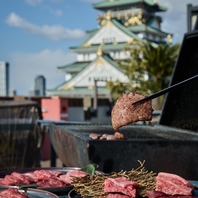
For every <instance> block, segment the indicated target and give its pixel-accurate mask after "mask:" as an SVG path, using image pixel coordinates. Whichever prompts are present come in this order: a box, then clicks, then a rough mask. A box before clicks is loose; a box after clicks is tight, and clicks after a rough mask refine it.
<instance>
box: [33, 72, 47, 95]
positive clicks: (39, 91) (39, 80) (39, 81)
mask: <svg viewBox="0 0 198 198" xmlns="http://www.w3.org/2000/svg"><path fill="white" fill-rule="evenodd" d="M45 90H46V80H45V77H44V76H42V75H39V76H37V77H36V78H35V82H34V92H35V95H36V96H45Z"/></svg>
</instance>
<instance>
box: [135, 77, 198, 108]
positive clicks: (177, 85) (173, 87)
mask: <svg viewBox="0 0 198 198" xmlns="http://www.w3.org/2000/svg"><path fill="white" fill-rule="evenodd" d="M196 78H198V74H197V75H195V76H193V77H191V78H188V79H186V80H184V81H182V82H179V83H177V84H174V85H172V86H170V87H167V88H165V89H163V90H161V91H159V92H157V93H154V94H152V95H150V96H148V97H146V98H143V99H141V100H138V101H136V102H134V103H132V104H133V105H134V104H139V103H142V102H145V101H147V100H152V99H154V98H157V97H159V96H161V95H163V94H166V93H168V92H170V91H173V90H175V89H177V88H179V87H181V86H183V85H185V84H187V83H190V82H192V81H193V80H195V79H196Z"/></svg>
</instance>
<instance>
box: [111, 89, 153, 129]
mask: <svg viewBox="0 0 198 198" xmlns="http://www.w3.org/2000/svg"><path fill="white" fill-rule="evenodd" d="M145 97H146V96H144V95H142V94H140V93H138V92H136V91H132V92H130V93H129V94H127V93H123V94H122V95H121V96H120V97H119V98H118V99H117V101H116V103H115V106H114V107H113V109H112V112H111V122H112V127H113V129H114V130H115V131H116V130H118V129H119V128H120V127H122V126H125V125H128V124H131V123H134V122H138V121H151V120H152V113H153V108H152V104H151V101H150V100H149V101H145V102H143V103H142V104H141V105H132V103H133V102H136V101H138V100H141V99H143V98H145Z"/></svg>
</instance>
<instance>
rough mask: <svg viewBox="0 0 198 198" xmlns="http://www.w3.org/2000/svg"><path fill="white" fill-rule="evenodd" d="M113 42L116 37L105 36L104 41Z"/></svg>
mask: <svg viewBox="0 0 198 198" xmlns="http://www.w3.org/2000/svg"><path fill="white" fill-rule="evenodd" d="M113 42H115V38H114V37H110V38H103V43H113Z"/></svg>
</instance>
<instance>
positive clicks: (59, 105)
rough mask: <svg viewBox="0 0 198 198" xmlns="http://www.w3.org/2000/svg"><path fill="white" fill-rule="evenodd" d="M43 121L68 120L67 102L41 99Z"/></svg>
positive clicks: (56, 99)
mask: <svg viewBox="0 0 198 198" xmlns="http://www.w3.org/2000/svg"><path fill="white" fill-rule="evenodd" d="M41 107H42V115H43V119H50V120H51V119H53V120H65V121H67V120H68V100H67V99H64V98H59V97H57V98H43V99H41Z"/></svg>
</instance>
